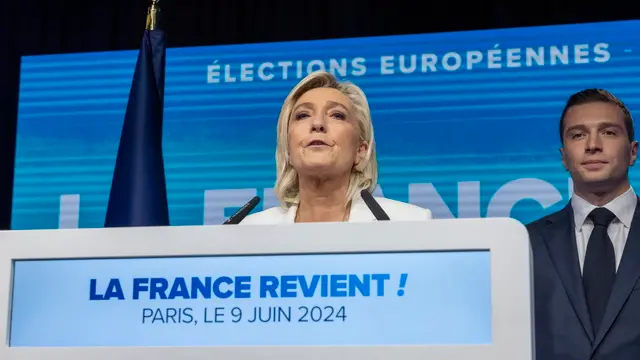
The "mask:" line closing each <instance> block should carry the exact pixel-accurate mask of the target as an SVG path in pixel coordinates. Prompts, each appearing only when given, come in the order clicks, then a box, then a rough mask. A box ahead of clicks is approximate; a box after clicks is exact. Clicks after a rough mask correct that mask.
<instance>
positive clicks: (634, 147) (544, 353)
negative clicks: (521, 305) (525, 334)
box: [527, 89, 640, 360]
mask: <svg viewBox="0 0 640 360" xmlns="http://www.w3.org/2000/svg"><path fill="white" fill-rule="evenodd" d="M560 138H561V141H562V148H561V154H562V164H563V165H564V167H565V168H566V169H567V171H568V172H569V173H570V175H571V178H572V179H573V184H574V185H573V189H574V191H573V195H572V197H571V201H570V202H569V204H568V205H567V206H566V207H565V208H564V209H562V210H560V211H558V212H556V213H553V214H551V215H548V216H546V217H544V218H542V219H540V220H537V221H535V222H533V223H531V224H529V225H527V229H528V230H529V235H530V238H531V246H532V250H533V263H534V283H535V286H534V289H535V327H536V331H535V336H536V337H535V341H536V358H537V359H539V360H640V282H639V281H638V279H639V278H640V211H639V210H638V204H639V202H638V197H637V196H636V194H635V192H634V190H633V188H632V187H631V186H630V183H629V177H628V171H629V168H630V167H631V166H632V165H633V164H634V162H635V160H636V157H637V154H638V143H637V142H636V141H634V135H633V120H632V118H631V114H630V113H629V110H628V109H627V108H626V106H625V105H624V104H623V103H622V102H621V101H620V100H618V99H617V98H616V97H615V96H613V95H612V94H610V93H609V92H607V91H605V90H599V89H587V90H584V91H581V92H578V93H576V94H574V95H572V96H571V97H570V98H569V100H568V101H567V104H566V106H565V109H564V111H563V113H562V117H561V119H560Z"/></svg>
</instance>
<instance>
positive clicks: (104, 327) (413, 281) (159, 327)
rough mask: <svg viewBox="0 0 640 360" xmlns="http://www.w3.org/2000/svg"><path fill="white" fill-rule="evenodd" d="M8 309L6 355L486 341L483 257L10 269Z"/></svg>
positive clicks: (170, 261)
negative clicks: (14, 350)
mask: <svg viewBox="0 0 640 360" xmlns="http://www.w3.org/2000/svg"><path fill="white" fill-rule="evenodd" d="M329 269H330V271H328V270H329ZM12 304H13V306H12V309H11V321H10V334H11V336H10V346H12V347H22V346H30V347H42V346H53V347H59V346H64V347H85V346H110V347H121V346H253V345H270V346H271V345H283V346H296V345H304V346H331V345H352V346H358V345H481V344H491V343H492V320H491V317H492V311H491V306H492V305H491V304H492V300H491V266H490V255H489V252H488V251H466V252H457V251H451V252H412V253H386V254H383V253H376V254H334V255H331V254H324V255H281V256H272V255H269V256H263V255H260V256H257V255H248V256H235V257H227V256H216V257H183V258H138V259H136V258H128V259H92V260H89V259H87V260H33V261H31V260H27V261H16V262H15V270H14V279H13V295H12Z"/></svg>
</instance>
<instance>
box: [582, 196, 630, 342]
mask: <svg viewBox="0 0 640 360" xmlns="http://www.w3.org/2000/svg"><path fill="white" fill-rule="evenodd" d="M639 209H640V201H639V202H638V205H636V209H635V211H634V213H633V220H632V221H631V229H629V235H628V237H627V243H626V245H625V248H624V252H623V254H622V259H621V260H620V266H619V267H618V271H617V273H616V280H615V282H614V283H613V289H612V290H611V297H610V298H609V303H608V305H607V309H606V311H605V313H604V317H603V319H602V325H600V330H599V331H598V333H597V334H596V339H595V343H594V346H593V348H594V350H595V348H596V347H597V346H598V345H599V344H600V343H601V342H602V339H604V337H605V335H606V334H607V331H609V329H610V328H611V325H613V322H614V321H615V319H616V318H617V317H618V315H619V314H620V310H622V306H623V305H624V304H625V302H626V301H627V298H628V297H629V295H630V294H631V291H632V290H633V287H634V286H635V284H636V282H637V281H638V278H639V277H640V261H638V259H640V210H639Z"/></svg>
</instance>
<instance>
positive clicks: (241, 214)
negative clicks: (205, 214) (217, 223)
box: [222, 196, 260, 225]
mask: <svg viewBox="0 0 640 360" xmlns="http://www.w3.org/2000/svg"><path fill="white" fill-rule="evenodd" d="M259 202H260V196H254V197H253V199H251V200H249V202H248V203H246V204H244V206H243V207H241V208H240V210H238V211H236V213H235V214H233V215H231V217H230V218H229V219H227V221H225V222H223V223H222V225H236V224H240V222H241V221H242V220H244V218H246V217H247V215H249V213H250V212H251V210H253V208H254V207H256V205H258V203H259Z"/></svg>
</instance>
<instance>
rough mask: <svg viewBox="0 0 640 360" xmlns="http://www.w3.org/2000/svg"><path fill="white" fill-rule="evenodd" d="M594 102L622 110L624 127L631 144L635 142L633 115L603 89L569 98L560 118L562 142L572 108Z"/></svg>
mask: <svg viewBox="0 0 640 360" xmlns="http://www.w3.org/2000/svg"><path fill="white" fill-rule="evenodd" d="M594 102H604V103H609V104H614V105H616V106H618V107H619V108H620V110H622V114H623V116H624V126H625V128H626V129H627V134H628V135H629V142H632V141H633V136H634V134H633V118H632V117H631V113H630V112H629V109H627V106H626V105H625V104H624V103H623V102H622V101H620V99H618V98H617V97H615V96H614V95H613V94H612V93H610V92H608V91H607V90H603V89H585V90H582V91H579V92H577V93H575V94H573V95H571V96H570V97H569V100H567V104H566V105H565V106H564V110H562V116H561V117H560V142H561V143H564V117H565V115H566V114H567V111H569V109H570V108H572V107H573V106H577V105H582V104H589V103H594Z"/></svg>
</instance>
